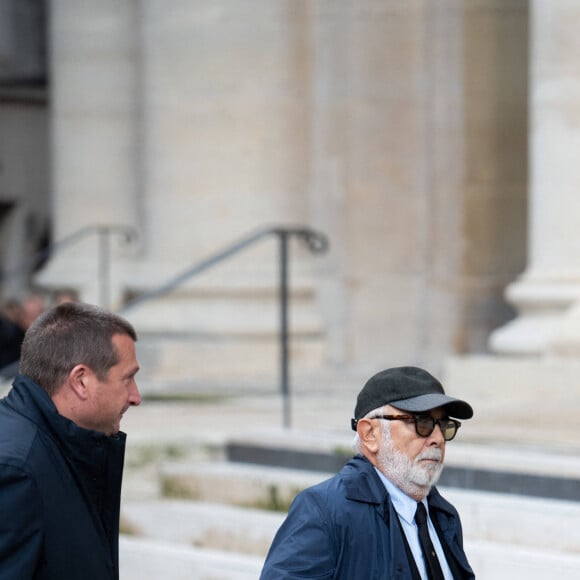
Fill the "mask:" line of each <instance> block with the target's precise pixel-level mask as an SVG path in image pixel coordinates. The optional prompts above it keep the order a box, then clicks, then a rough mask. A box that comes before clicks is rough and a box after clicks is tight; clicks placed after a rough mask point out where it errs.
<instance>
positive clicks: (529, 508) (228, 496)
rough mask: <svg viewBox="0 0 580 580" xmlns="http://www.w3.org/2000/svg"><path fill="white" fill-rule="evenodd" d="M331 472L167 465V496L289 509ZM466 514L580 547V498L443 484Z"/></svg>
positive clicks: (516, 535) (478, 527)
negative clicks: (552, 497)
mask: <svg viewBox="0 0 580 580" xmlns="http://www.w3.org/2000/svg"><path fill="white" fill-rule="evenodd" d="M331 475H332V474H331V473H325V472H314V471H302V470H298V469H287V468H279V467H267V466H259V465H245V464H236V463H227V462H224V463H208V464H205V465H204V464H186V463H183V464H167V465H165V466H164V467H163V469H162V474H161V477H162V481H163V484H162V487H163V489H164V491H165V493H166V495H167V496H168V497H179V498H181V499H193V500H195V501H202V502H204V501H205V502H212V503H223V504H227V505H233V506H250V507H253V508H260V509H276V510H281V511H283V510H285V509H287V508H288V506H289V504H290V503H291V501H292V499H293V498H294V497H295V495H296V493H298V491H300V490H301V489H304V488H305V487H308V486H311V485H314V484H316V483H318V482H320V481H323V480H324V479H326V478H328V477H330V476H331ZM441 489H442V491H443V493H444V495H445V496H446V497H448V499H449V500H450V501H451V502H452V503H454V504H455V505H456V506H457V507H458V509H459V512H460V513H461V515H462V519H463V521H464V531H465V535H466V537H471V538H474V539H481V540H486V541H487V540H489V541H494V542H506V543H509V544H521V545H525V546H537V547H543V548H546V549H548V548H553V549H555V550H563V551H571V552H573V551H578V550H579V549H580V528H578V526H576V525H575V522H577V521H578V518H580V503H579V502H574V501H564V500H555V499H545V498H533V497H525V496H519V495H511V494H502V493H489V492H481V491H472V490H464V489H457V488H451V487H445V486H442V487H441Z"/></svg>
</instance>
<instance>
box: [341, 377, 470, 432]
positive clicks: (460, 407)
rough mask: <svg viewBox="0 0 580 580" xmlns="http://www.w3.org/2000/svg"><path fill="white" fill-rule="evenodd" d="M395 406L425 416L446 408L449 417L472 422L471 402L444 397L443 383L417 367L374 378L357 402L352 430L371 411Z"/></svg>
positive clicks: (359, 395)
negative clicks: (431, 411) (432, 411)
mask: <svg viewBox="0 0 580 580" xmlns="http://www.w3.org/2000/svg"><path fill="white" fill-rule="evenodd" d="M383 405H392V406H393V407H397V409H401V411H409V412H412V413H424V412H426V411H430V410H431V409H435V408H437V407H444V408H445V410H446V412H447V413H448V415H449V416H450V417H455V418H457V419H471V417H473V409H472V408H471V405H470V404H469V403H466V402H465V401H462V400H461V399H455V398H454V397H449V396H447V395H446V394H445V391H444V390H443V386H442V385H441V383H440V382H439V381H438V380H437V379H436V378H435V377H434V376H433V375H431V374H430V373H428V372H427V371H426V370H424V369H421V368H418V367H395V368H392V369H387V370H384V371H381V372H380V373H377V374H376V375H373V376H372V377H371V378H370V379H369V380H368V381H367V382H366V384H365V386H364V387H363V388H362V390H361V392H360V393H359V394H358V397H357V400H356V407H355V409H354V419H353V420H352V422H351V423H352V428H353V430H355V431H356V424H357V422H358V420H359V419H361V418H362V417H364V416H365V415H366V414H367V413H368V412H369V411H372V410H373V409H377V408H379V407H382V406H383Z"/></svg>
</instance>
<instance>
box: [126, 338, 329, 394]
mask: <svg viewBox="0 0 580 580" xmlns="http://www.w3.org/2000/svg"><path fill="white" fill-rule="evenodd" d="M288 348H289V358H290V360H291V365H292V374H293V377H294V378H295V379H297V378H298V377H300V376H305V375H306V376H308V375H309V374H310V373H312V372H313V371H315V370H316V369H317V368H319V367H320V365H321V363H322V361H323V360H324V358H325V356H326V344H325V341H324V339H323V338H322V337H321V336H303V337H296V336H292V337H291V338H290V341H289V345H288ZM136 349H137V356H138V358H139V363H140V366H141V370H140V372H139V386H140V389H141V391H142V394H144V395H148V394H163V393H170V392H177V393H188V392H189V393H195V392H198V391H200V390H202V391H203V392H206V393H212V392H214V391H215V390H216V389H217V390H219V391H223V390H227V389H232V388H236V389H237V390H238V391H239V392H241V391H243V390H244V389H245V388H247V387H248V388H260V389H269V390H271V391H275V390H276V384H277V381H278V377H279V374H280V344H279V339H278V336H277V335H275V334H271V335H270V336H258V335H249V334H248V335H238V336H233V335H229V336H228V335H225V334H224V335H218V334H214V335H204V334H195V335H194V334H191V335H180V334H169V333H166V334H164V335H160V334H147V333H140V335H139V341H138V342H137V345H136Z"/></svg>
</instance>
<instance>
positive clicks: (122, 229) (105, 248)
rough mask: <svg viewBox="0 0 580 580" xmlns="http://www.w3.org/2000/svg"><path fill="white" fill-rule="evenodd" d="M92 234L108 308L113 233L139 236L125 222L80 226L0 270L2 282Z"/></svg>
mask: <svg viewBox="0 0 580 580" xmlns="http://www.w3.org/2000/svg"><path fill="white" fill-rule="evenodd" d="M92 234H96V235H97V236H98V239H99V250H98V265H97V277H98V280H99V304H100V305H101V306H103V307H104V308H108V307H109V306H110V292H109V291H110V284H111V237H112V235H113V234H117V235H121V236H123V237H124V239H125V240H126V242H130V241H131V240H133V239H135V238H136V237H137V230H136V229H135V228H133V227H132V226H128V225H124V224H89V225H87V226H84V227H82V228H79V229H78V230H76V231H74V232H72V233H71V234H69V235H68V236H65V237H64V238H62V239H60V240H58V241H56V242H54V243H52V244H50V245H48V246H47V247H46V248H44V249H43V250H41V251H39V252H36V253H35V254H33V255H32V256H31V257H30V258H29V260H28V261H27V262H26V263H24V264H21V265H20V266H18V267H17V268H13V269H12V270H7V271H4V272H1V271H0V283H1V282H4V281H5V280H7V279H9V278H12V277H14V276H17V275H19V274H22V273H24V272H29V271H30V270H32V269H34V268H35V267H36V266H37V265H38V264H42V263H43V262H44V261H45V260H46V259H47V258H49V257H50V256H52V255H54V253H55V252H60V251H61V250H63V249H65V248H68V247H71V246H74V245H75V244H77V243H78V242H79V241H81V240H83V239H84V238H87V237H89V236H90V235H92Z"/></svg>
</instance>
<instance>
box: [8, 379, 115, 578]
mask: <svg viewBox="0 0 580 580" xmlns="http://www.w3.org/2000/svg"><path fill="white" fill-rule="evenodd" d="M124 455H125V434H124V433H119V434H118V435H116V436H113V437H109V436H107V435H104V434H103V433H98V432H96V431H89V430H86V429H81V428H80V427H78V426H77V425H75V424H74V423H73V422H72V421H69V420H68V419H66V418H65V417H63V416H61V415H59V414H58V412H57V410H56V407H55V406H54V404H53V402H52V400H51V399H50V397H49V396H48V395H47V393H46V392H45V391H44V390H43V389H41V388H40V387H39V386H38V385H36V384H35V383H34V382H32V381H31V380H30V379H28V378H27V377H23V376H17V377H16V379H15V381H14V385H13V388H12V390H11V391H10V393H9V394H8V396H7V397H5V398H4V399H2V400H0V578H1V579H2V580H117V579H118V578H119V550H118V544H119V510H120V496H121V478H122V472H123V460H124Z"/></svg>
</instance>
